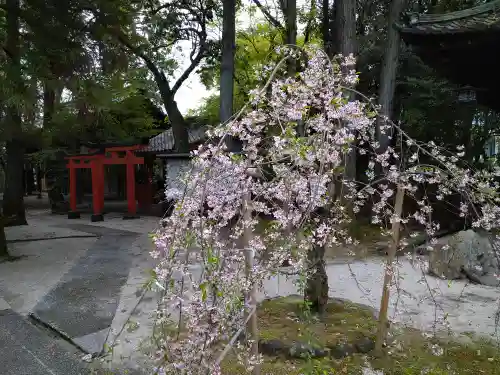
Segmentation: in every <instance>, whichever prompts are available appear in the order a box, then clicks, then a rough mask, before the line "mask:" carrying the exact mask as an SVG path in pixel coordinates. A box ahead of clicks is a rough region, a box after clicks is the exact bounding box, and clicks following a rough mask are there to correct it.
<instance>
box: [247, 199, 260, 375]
mask: <svg viewBox="0 0 500 375" xmlns="http://www.w3.org/2000/svg"><path fill="white" fill-rule="evenodd" d="M250 203H251V195H250V192H248V193H245V195H244V196H243V223H244V226H245V227H244V231H243V246H244V251H245V274H246V277H247V278H249V279H251V278H252V273H253V258H254V252H253V249H252V248H251V247H250V243H251V241H252V231H251V228H250V227H249V224H250V221H251V220H252V208H251V205H250ZM246 300H247V304H248V311H249V314H252V316H251V317H250V319H248V328H247V329H248V332H249V333H250V339H251V340H252V348H251V350H250V354H251V355H252V356H253V357H255V358H258V356H259V326H258V322H257V308H255V309H253V307H254V306H255V307H257V288H256V285H255V283H252V288H251V290H250V293H249V294H248V295H247V298H246ZM252 312H253V313H252ZM247 317H248V316H247ZM252 374H253V375H259V374H260V364H256V365H255V366H254V368H253V371H252Z"/></svg>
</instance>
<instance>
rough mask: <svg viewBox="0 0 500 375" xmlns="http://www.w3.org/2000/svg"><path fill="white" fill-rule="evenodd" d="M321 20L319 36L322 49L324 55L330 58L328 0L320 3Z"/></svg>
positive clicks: (330, 41)
mask: <svg viewBox="0 0 500 375" xmlns="http://www.w3.org/2000/svg"><path fill="white" fill-rule="evenodd" d="M322 8H323V9H322V10H323V14H322V20H321V34H322V37H323V48H324V49H325V52H326V54H327V55H328V56H329V57H331V56H332V55H331V51H332V39H331V33H330V2H329V0H323V2H322Z"/></svg>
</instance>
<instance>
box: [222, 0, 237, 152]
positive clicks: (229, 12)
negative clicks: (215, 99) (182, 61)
mask: <svg viewBox="0 0 500 375" xmlns="http://www.w3.org/2000/svg"><path fill="white" fill-rule="evenodd" d="M222 12H223V16H222V57H221V72H220V111H219V120H220V122H221V123H224V122H226V121H228V120H229V119H230V118H231V116H232V115H233V96H234V53H235V44H236V23H235V21H236V1H235V0H223V10H222ZM226 144H227V147H228V148H229V149H230V150H232V151H239V150H240V144H239V142H238V141H237V140H236V139H232V138H231V139H228V140H227V142H226Z"/></svg>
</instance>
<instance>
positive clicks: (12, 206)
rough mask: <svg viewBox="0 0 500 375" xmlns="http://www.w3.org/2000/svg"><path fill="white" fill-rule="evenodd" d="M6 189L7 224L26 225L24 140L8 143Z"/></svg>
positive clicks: (5, 213) (4, 204) (4, 200)
mask: <svg viewBox="0 0 500 375" xmlns="http://www.w3.org/2000/svg"><path fill="white" fill-rule="evenodd" d="M5 148H6V151H7V152H6V153H7V162H6V165H5V167H6V168H5V169H6V170H5V191H4V195H3V216H4V217H5V220H6V223H7V225H9V226H10V225H26V224H28V223H27V221H26V213H25V210H24V186H23V174H24V149H23V144H22V142H20V141H18V140H16V139H13V140H11V141H7V143H6V147H5Z"/></svg>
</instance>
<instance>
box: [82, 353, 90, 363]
mask: <svg viewBox="0 0 500 375" xmlns="http://www.w3.org/2000/svg"><path fill="white" fill-rule="evenodd" d="M92 359H93V357H92V354H86V355H84V356H83V357H82V361H84V362H88V363H90V362H92Z"/></svg>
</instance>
